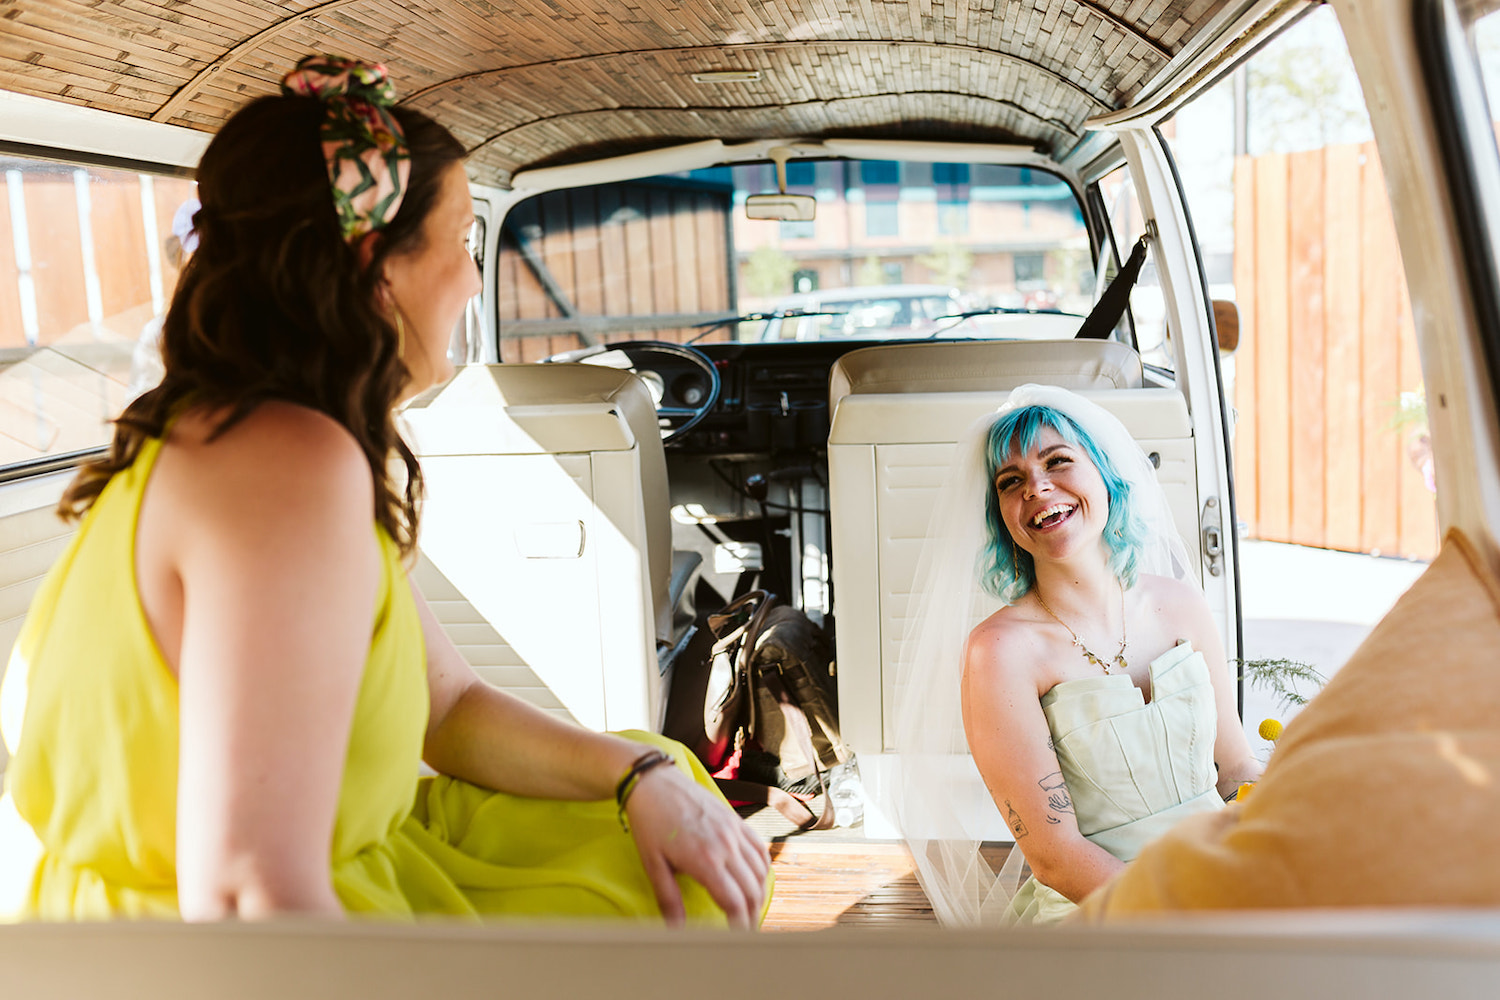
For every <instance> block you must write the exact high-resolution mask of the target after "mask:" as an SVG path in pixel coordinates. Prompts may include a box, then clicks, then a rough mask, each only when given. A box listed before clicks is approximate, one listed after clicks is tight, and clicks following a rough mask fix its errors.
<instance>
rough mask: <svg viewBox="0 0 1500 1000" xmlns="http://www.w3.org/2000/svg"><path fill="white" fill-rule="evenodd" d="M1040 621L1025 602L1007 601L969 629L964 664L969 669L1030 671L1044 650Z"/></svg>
mask: <svg viewBox="0 0 1500 1000" xmlns="http://www.w3.org/2000/svg"><path fill="white" fill-rule="evenodd" d="M1039 625H1040V622H1039V621H1038V620H1037V618H1036V616H1035V614H1034V613H1033V609H1031V608H1030V607H1028V606H1027V603H1021V604H1009V605H1006V606H1005V607H1003V608H1001V609H1000V610H999V611H996V612H995V613H994V614H992V615H990V616H989V617H988V618H986V619H985V620H984V621H982V622H980V623H979V624H978V625H975V626H974V628H973V629H972V630H971V631H970V632H969V641H968V643H967V644H966V647H965V651H964V663H965V666H966V667H967V669H968V670H969V671H971V672H974V671H983V672H989V671H995V670H1003V671H1005V672H1006V673H1011V672H1014V671H1020V670H1025V671H1029V670H1030V669H1031V667H1032V666H1033V665H1035V664H1036V663H1037V662H1039V661H1041V660H1042V659H1043V658H1044V656H1045V653H1046V634H1045V631H1044V630H1043V629H1041V628H1039V627H1038V626H1039Z"/></svg>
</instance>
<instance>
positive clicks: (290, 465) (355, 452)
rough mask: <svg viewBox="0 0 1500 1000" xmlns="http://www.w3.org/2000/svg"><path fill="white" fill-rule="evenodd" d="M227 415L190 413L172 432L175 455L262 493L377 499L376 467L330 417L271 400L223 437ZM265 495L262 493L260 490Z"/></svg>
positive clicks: (171, 448) (212, 475)
mask: <svg viewBox="0 0 1500 1000" xmlns="http://www.w3.org/2000/svg"><path fill="white" fill-rule="evenodd" d="M222 418H223V414H222V413H217V412H208V411H201V410H200V411H190V412H189V413H186V414H184V415H183V418H182V419H181V420H180V421H179V422H178V424H177V425H176V426H174V427H173V428H172V433H171V435H170V437H169V438H168V439H167V445H168V450H169V451H178V452H180V453H181V454H182V455H183V456H184V457H185V458H187V459H188V460H189V461H190V462H191V464H192V466H193V467H194V469H195V470H196V471H198V472H200V473H207V474H208V475H209V477H210V478H211V479H213V480H216V481H225V482H227V483H237V482H239V481H241V480H242V479H246V478H249V479H253V480H255V481H256V482H257V483H259V484H262V488H263V489H264V488H277V487H283V486H289V485H293V484H299V486H300V488H299V492H303V493H306V492H312V491H316V490H319V489H333V490H335V491H338V492H341V490H340V487H343V488H344V489H352V490H355V491H359V490H360V489H361V488H363V490H364V492H366V493H370V494H371V495H373V490H374V484H373V481H372V480H371V476H370V466H369V463H368V462H367V461H366V460H365V456H364V452H363V450H362V449H361V448H360V446H359V442H358V441H356V440H355V439H354V435H352V434H350V433H349V431H348V430H347V429H346V428H345V427H344V426H343V425H342V424H340V423H339V422H338V421H337V420H334V419H333V418H332V417H330V416H328V415H327V414H326V413H319V412H318V411H317V410H313V409H310V408H308V407H306V406H299V405H297V404H295V403H287V402H282V401H279V400H270V401H267V402H264V403H261V404H260V405H259V406H257V407H256V408H255V409H254V410H252V411H251V412H250V413H249V414H247V415H246V416H245V417H243V418H242V419H241V420H239V421H238V422H236V423H235V424H234V425H233V426H231V427H229V428H228V429H227V430H224V431H223V432H221V433H218V434H215V431H216V430H217V428H218V427H219V424H220V422H221V420H222ZM256 492H260V490H256Z"/></svg>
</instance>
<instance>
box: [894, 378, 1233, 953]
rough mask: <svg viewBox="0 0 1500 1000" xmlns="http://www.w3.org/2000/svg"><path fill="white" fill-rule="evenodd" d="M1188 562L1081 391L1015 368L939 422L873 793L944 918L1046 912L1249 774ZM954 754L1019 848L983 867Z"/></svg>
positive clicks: (1076, 898)
mask: <svg viewBox="0 0 1500 1000" xmlns="http://www.w3.org/2000/svg"><path fill="white" fill-rule="evenodd" d="M1191 566H1192V563H1191V562H1190V561H1189V558H1188V555H1187V551H1186V548H1185V547H1184V545H1183V544H1182V540H1181V538H1180V537H1179V536H1178V534H1177V531H1176V528H1175V526H1174V524H1173V522H1172V517H1171V512H1170V509H1169V507H1168V505H1167V500H1166V496H1165V494H1164V492H1163V491H1162V488H1161V486H1160V485H1159V484H1158V482H1157V479H1156V471H1155V468H1154V466H1153V465H1152V463H1151V461H1150V460H1149V459H1148V458H1147V457H1146V455H1145V453H1144V452H1142V450H1141V448H1140V446H1139V445H1137V444H1136V442H1135V441H1134V440H1133V439H1132V438H1131V436H1130V434H1129V432H1128V431H1127V430H1126V429H1125V427H1124V426H1123V425H1122V424H1121V423H1120V422H1119V421H1118V420H1117V419H1116V418H1115V417H1114V416H1112V415H1111V414H1109V413H1108V412H1107V411H1105V410H1104V409H1103V408H1102V407H1100V406H1098V405H1097V404H1095V403H1093V402H1091V401H1089V400H1087V399H1085V398H1083V397H1082V396H1079V395H1077V394H1076V393H1072V392H1069V391H1067V390H1064V389H1059V388H1055V387H1048V386H1036V385H1029V386H1022V387H1021V388H1019V389H1017V390H1015V392H1013V393H1012V394H1011V397H1010V398H1009V399H1008V400H1007V402H1006V404H1005V405H1004V406H1002V407H1001V408H1000V410H999V411H998V412H997V413H994V414H991V415H989V416H987V417H985V418H984V419H982V420H981V421H979V422H978V423H977V424H975V426H974V427H973V428H971V429H970V431H969V432H968V434H967V435H966V436H965V438H964V440H963V441H961V442H960V443H959V447H958V453H957V455H956V456H955V458H954V465H953V468H952V469H951V470H950V475H949V477H948V479H947V482H946V486H945V488H944V490H943V492H942V493H941V494H940V496H939V499H938V503H937V506H936V508H935V510H934V513H933V518H932V527H931V529H930V531H929V535H928V539H927V544H926V546H925V548H924V552H923V556H922V561H921V563H920V564H919V568H918V576H917V587H916V590H915V593H914V602H915V607H916V614H915V616H914V618H913V625H912V630H911V631H910V632H909V633H908V642H907V643H906V644H905V646H904V657H903V659H902V660H901V662H900V664H899V666H898V674H897V697H898V701H897V704H898V708H897V713H896V733H897V736H896V744H897V750H898V752H899V761H900V764H899V774H898V778H897V781H896V782H895V790H894V795H893V798H892V801H891V805H892V807H893V811H894V812H895V814H896V819H897V822H898V824H899V825H900V826H901V828H902V832H903V835H904V836H905V837H906V839H907V841H908V843H909V845H910V846H911V848H912V853H913V855H914V857H915V858H916V860H917V865H918V874H919V876H920V878H921V881H922V884H923V887H924V888H925V889H926V890H927V893H928V896H929V897H930V898H931V899H932V900H933V903H934V906H935V908H936V910H937V912H938V915H939V917H940V919H942V920H943V921H944V922H946V923H950V924H979V923H998V924H1007V925H1009V924H1041V923H1051V922H1055V921H1058V920H1061V919H1063V918H1064V917H1066V916H1067V915H1068V914H1069V913H1071V912H1072V910H1073V909H1074V907H1075V905H1076V904H1077V903H1078V902H1080V901H1081V900H1082V899H1083V898H1084V897H1085V896H1087V895H1088V894H1089V893H1090V892H1092V891H1093V890H1095V889H1097V888H1098V887H1100V886H1101V885H1103V884H1104V883H1105V882H1107V881H1108V880H1109V879H1110V878H1111V877H1113V876H1114V875H1115V874H1116V873H1118V872H1119V871H1121V870H1122V869H1123V868H1124V866H1125V864H1126V863H1127V862H1129V861H1130V860H1131V859H1132V858H1133V857H1134V856H1135V854H1136V853H1137V852H1138V851H1139V850H1140V848H1141V847H1142V846H1144V845H1145V843H1147V842H1148V841H1149V840H1151V839H1153V838H1154V837H1156V836H1157V835H1159V834H1160V833H1162V832H1164V831H1165V830H1166V829H1167V828H1168V827H1170V826H1171V825H1172V824H1173V823H1175V822H1176V821H1177V820H1179V819H1181V818H1183V817H1185V816H1188V815H1191V814H1193V813H1196V812H1201V811H1204V810H1209V809H1217V808H1219V807H1221V806H1222V804H1223V802H1224V800H1225V799H1226V798H1229V797H1232V796H1233V795H1234V793H1235V792H1236V790H1237V789H1238V788H1239V786H1240V784H1241V783H1242V782H1246V781H1253V780H1254V779H1255V778H1256V777H1258V775H1259V773H1260V770H1261V765H1260V763H1259V762H1258V761H1256V760H1255V759H1254V758H1253V757H1252V756H1251V754H1250V748H1249V743H1248V741H1247V740H1246V739H1245V734H1244V731H1243V729H1242V727H1241V725H1240V722H1239V717H1238V715H1237V713H1236V708H1235V696H1234V685H1233V682H1232V676H1231V674H1230V671H1229V667H1228V665H1227V663H1226V662H1225V656H1224V651H1223V645H1222V642H1221V640H1220V637H1219V631H1218V626H1217V625H1216V623H1215V621H1214V619H1213V615H1212V613H1211V612H1210V610H1209V607H1208V604H1207V602H1206V600H1205V599H1204V597H1203V594H1202V592H1201V590H1200V589H1199V588H1198V585H1197V582H1196V578H1195V576H1194V573H1193V570H1192V568H1191ZM976 584H977V585H978V586H976ZM997 604H998V607H997V606H996V605H997ZM975 768H977V770H978V775H979V777H980V778H982V780H983V783H984V787H985V788H986V789H987V791H988V793H989V798H990V799H991V800H992V801H993V806H994V808H995V809H998V810H999V813H1000V816H1001V818H1003V820H1004V821H1005V824H1006V826H1007V827H1008V828H1009V830H1010V833H1011V836H1012V837H1013V838H1014V840H1015V844H1016V847H1018V848H1019V850H1012V851H1010V852H1009V854H1008V858H1007V861H1006V863H1005V865H1004V867H1002V868H1001V870H1000V871H998V872H996V871H993V870H992V869H991V867H990V865H989V863H988V860H987V858H988V856H989V853H990V852H988V851H984V850H981V847H982V845H983V840H984V832H985V827H986V826H993V823H992V822H990V823H986V819H987V817H983V816H976V815H975V813H974V811H973V810H971V809H965V808H964V806H963V804H962V803H963V796H962V794H960V793H959V790H958V786H959V785H961V784H963V783H965V782H970V783H972V781H973V770H974V769H975ZM1023 858H1024V862H1025V863H1026V864H1028V865H1029V866H1030V869H1031V873H1032V874H1031V877H1030V878H1029V879H1028V880H1027V881H1026V882H1025V884H1024V885H1020V886H1019V887H1017V882H1018V881H1019V875H1020V873H1021V864H1022V861H1023Z"/></svg>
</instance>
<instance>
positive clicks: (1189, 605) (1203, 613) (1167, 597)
mask: <svg viewBox="0 0 1500 1000" xmlns="http://www.w3.org/2000/svg"><path fill="white" fill-rule="evenodd" d="M1133 589H1134V590H1135V591H1137V592H1138V593H1139V594H1140V597H1139V600H1140V601H1141V602H1142V603H1143V604H1144V605H1145V608H1146V610H1147V611H1148V612H1149V613H1151V614H1152V615H1153V616H1155V617H1157V618H1159V619H1160V620H1161V621H1164V622H1167V623H1168V624H1169V625H1170V627H1171V631H1172V632H1173V633H1174V634H1175V638H1178V639H1191V640H1193V643H1194V645H1195V646H1197V647H1198V648H1200V649H1201V648H1203V643H1205V642H1208V641H1210V640H1212V641H1213V642H1215V643H1217V642H1219V641H1220V640H1219V638H1218V626H1217V625H1215V623H1214V618H1213V612H1212V611H1210V610H1209V607H1208V599H1207V598H1205V597H1204V596H1203V591H1201V590H1199V589H1198V587H1197V585H1196V584H1194V583H1192V582H1189V581H1186V580H1175V579H1173V578H1172V577H1168V576H1150V575H1145V574H1142V576H1141V577H1140V579H1139V580H1137V581H1136V585H1135V588H1133Z"/></svg>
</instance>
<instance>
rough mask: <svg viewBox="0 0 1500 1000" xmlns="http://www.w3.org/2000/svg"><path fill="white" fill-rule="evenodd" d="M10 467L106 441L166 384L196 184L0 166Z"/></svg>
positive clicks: (0, 418) (25, 162)
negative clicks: (170, 328)
mask: <svg viewBox="0 0 1500 1000" xmlns="http://www.w3.org/2000/svg"><path fill="white" fill-rule="evenodd" d="M0 177H3V181H4V187H5V190H4V197H0V468H3V467H4V466H10V465H15V464H17V463H21V462H26V461H28V460H32V459H37V458H42V457H45V456H50V455H62V454H67V453H70V452H76V451H82V450H86V449H90V448H96V447H99V446H101V445H103V444H105V443H107V441H108V439H109V434H110V426H109V423H108V422H109V421H110V420H111V419H112V418H114V417H115V416H116V415H118V414H119V412H120V410H121V409H123V408H124V406H125V404H126V403H127V402H129V400H130V399H132V398H133V397H134V396H135V395H137V394H138V393H140V392H143V391H145V390H146V389H149V388H151V387H152V386H153V385H155V384H156V382H157V381H158V380H159V379H160V378H161V364H160V355H159V352H158V348H157V346H156V344H157V337H158V335H159V332H160V324H161V317H162V315H163V313H164V312H165V310H166V305H167V303H168V302H169V301H170V300H171V296H172V292H173V290H174V288H175V287H176V283H177V273H178V269H179V267H180V266H181V264H182V262H183V260H184V259H185V255H186V254H189V253H191V252H192V246H193V241H192V238H191V226H192V222H191V220H192V214H193V212H194V211H196V207H197V206H196V200H195V198H194V192H195V190H196V185H195V184H194V183H193V182H192V181H190V180H187V179H184V178H181V177H163V176H153V175H150V174H137V173H129V172H124V171H117V170H106V169H102V168H98V167H78V166H74V165H71V164H64V163H55V162H48V161H44V160H34V159H23V158H15V157H4V158H0Z"/></svg>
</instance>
